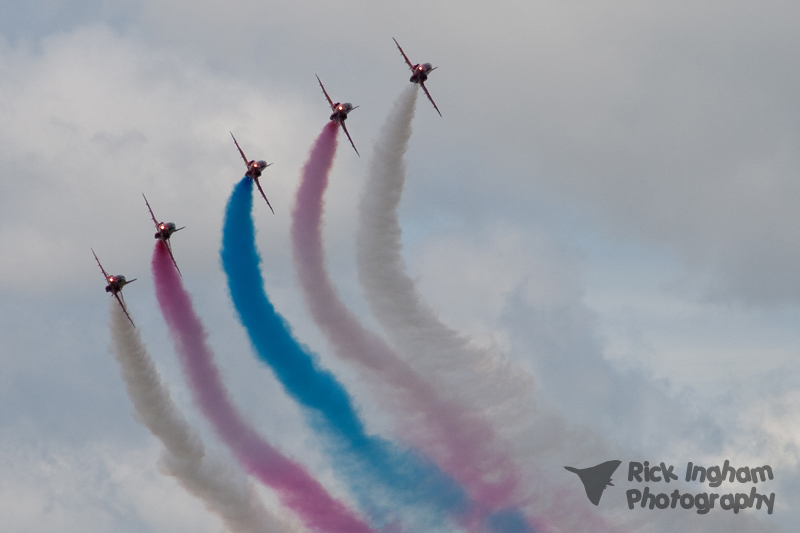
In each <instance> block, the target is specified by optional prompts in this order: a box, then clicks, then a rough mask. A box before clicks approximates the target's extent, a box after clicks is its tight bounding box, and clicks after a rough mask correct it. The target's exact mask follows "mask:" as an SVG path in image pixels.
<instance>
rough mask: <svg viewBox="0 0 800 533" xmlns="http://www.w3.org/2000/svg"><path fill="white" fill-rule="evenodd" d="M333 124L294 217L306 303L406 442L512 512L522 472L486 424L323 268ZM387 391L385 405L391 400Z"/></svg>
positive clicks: (408, 107) (315, 152)
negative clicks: (374, 326) (368, 378)
mask: <svg viewBox="0 0 800 533" xmlns="http://www.w3.org/2000/svg"><path fill="white" fill-rule="evenodd" d="M416 93H417V91H416V86H413V85H412V86H409V89H408V91H407V92H406V93H404V95H403V98H402V99H401V100H400V102H399V105H401V106H402V107H403V111H402V114H403V115H408V116H413V114H414V107H415V105H414V104H415V102H416ZM336 133H337V128H336V125H335V124H330V123H329V124H328V125H326V126H325V128H324V129H323V130H322V133H320V135H319V137H318V138H317V141H316V142H315V144H314V146H313V147H312V149H311V153H310V155H309V159H308V162H307V163H306V165H305V167H304V168H303V172H302V181H301V183H300V188H299V189H298V191H297V203H296V205H295V208H294V210H293V212H292V244H293V251H294V260H295V266H296V269H297V272H298V275H299V278H300V282H301V286H302V288H303V294H304V296H305V299H306V303H307V305H308V307H309V308H310V310H311V314H312V316H313V318H314V320H315V322H316V323H317V325H318V326H319V327H320V328H321V329H322V330H323V331H324V332H325V334H326V336H327V337H328V339H329V341H330V342H331V343H332V344H333V347H334V350H335V351H336V353H337V355H338V356H339V357H341V358H343V359H349V360H354V361H355V362H357V363H358V364H360V365H361V366H362V368H366V369H369V370H371V371H372V372H374V374H377V376H378V378H379V380H380V383H381V384H389V385H391V386H392V387H393V391H392V392H394V395H395V397H393V398H392V403H393V406H394V407H395V408H394V409H393V411H395V413H394V414H395V415H396V416H399V417H400V418H401V420H400V422H401V424H402V425H403V427H402V428H401V429H402V435H403V436H404V438H405V439H410V440H411V441H412V442H413V443H414V444H415V445H417V446H419V447H421V448H422V449H423V450H424V451H425V453H426V454H427V455H428V456H429V457H431V458H432V459H433V460H434V461H435V462H436V463H437V464H439V465H440V466H441V467H442V468H443V469H444V470H445V471H447V472H448V473H450V474H451V475H453V476H454V477H455V478H456V480H458V481H459V482H460V483H461V484H462V485H464V486H466V487H467V490H468V492H469V493H470V496H471V497H472V498H473V499H475V500H476V501H477V502H478V503H480V504H482V505H483V506H484V507H486V508H488V509H489V510H494V511H497V510H501V509H503V508H504V507H511V506H513V505H515V504H516V503H517V502H516V501H515V500H514V498H515V496H516V497H519V495H518V494H517V492H518V490H519V483H520V479H519V472H518V469H517V466H516V465H515V464H514V463H513V461H511V459H510V457H509V455H508V453H506V450H505V449H504V448H505V445H504V444H503V443H499V442H497V439H496V437H495V435H494V432H493V431H492V429H491V427H490V426H488V424H487V423H486V421H485V419H483V417H481V416H476V414H475V413H469V412H467V411H466V410H465V409H463V408H461V407H460V406H458V405H456V404H454V403H453V402H445V401H443V400H442V399H441V397H440V396H439V394H438V393H437V392H436V391H435V389H434V388H433V387H432V386H431V385H430V384H429V383H427V382H426V381H425V380H423V379H421V378H420V376H419V375H418V374H417V373H416V372H414V370H412V369H411V367H410V366H409V365H408V364H406V363H405V362H404V361H402V360H401V359H399V358H398V356H397V354H396V353H395V352H394V351H393V350H392V349H391V348H390V347H389V346H388V345H387V344H386V342H385V341H384V340H383V339H382V338H381V337H378V336H377V335H375V334H374V333H373V332H371V331H369V330H367V329H366V328H365V327H364V326H363V325H362V324H361V322H360V321H359V320H358V318H357V317H356V316H355V315H354V314H353V313H352V312H351V311H350V310H349V309H348V308H347V307H346V306H345V304H344V303H343V302H342V301H341V299H340V298H339V296H338V294H337V292H336V289H335V288H334V286H333V283H332V281H331V279H330V276H329V274H328V272H327V270H326V268H325V260H324V251H323V246H322V211H323V205H324V200H323V196H324V194H325V190H326V188H327V186H328V175H329V173H330V169H331V166H332V165H333V158H334V155H335V151H336ZM387 392H388V391H386V390H385V389H382V390H381V394H382V396H381V397H382V398H384V401H386V398H385V394H386V393H387Z"/></svg>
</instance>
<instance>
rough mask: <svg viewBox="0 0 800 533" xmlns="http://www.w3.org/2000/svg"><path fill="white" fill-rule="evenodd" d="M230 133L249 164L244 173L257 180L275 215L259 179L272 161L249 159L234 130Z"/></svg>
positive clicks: (257, 184) (265, 199)
mask: <svg viewBox="0 0 800 533" xmlns="http://www.w3.org/2000/svg"><path fill="white" fill-rule="evenodd" d="M229 133H230V134H231V137H233V142H234V144H235V145H236V148H238V149H239V153H240V154H241V156H242V159H243V160H244V164H245V166H247V172H245V173H244V175H245V176H247V177H248V178H250V179H251V180H253V181H255V182H256V186H257V187H258V190H259V191H260V192H261V196H263V197H264V201H265V202H267V205H268V206H269V210H270V211H272V214H273V215H274V214H275V210H274V209H272V205H270V203H269V200H267V195H266V194H264V189H262V188H261V183H260V182H259V181H258V178H260V177H261V172H262V171H263V170H264V169H265V168H267V167H268V166H270V165H271V164H272V163H267V162H266V161H255V160H253V159H249V160H248V159H247V157H245V155H244V152H243V151H242V149H241V148H240V147H239V143H238V142H236V137H234V136H233V132H229Z"/></svg>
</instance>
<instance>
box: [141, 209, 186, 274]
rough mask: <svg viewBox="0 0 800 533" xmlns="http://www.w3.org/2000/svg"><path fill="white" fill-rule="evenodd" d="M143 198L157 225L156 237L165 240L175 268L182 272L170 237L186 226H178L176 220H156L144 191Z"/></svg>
mask: <svg viewBox="0 0 800 533" xmlns="http://www.w3.org/2000/svg"><path fill="white" fill-rule="evenodd" d="M142 198H144V203H145V204H147V210H148V211H150V218H152V219H153V224H155V225H156V235H155V238H156V239H158V240H159V241H161V242H163V243H164V246H166V247H167V252H169V256H170V257H171V258H172V264H173V265H175V270H177V271H178V274H180V273H181V269H180V268H178V263H176V262H175V256H174V255H172V244H170V240H169V238H170V237H172V234H173V233H175V232H176V231H180V230H182V229H183V228H185V227H186V226H183V227H181V228H176V227H175V223H174V222H159V221H158V220H156V216H155V215H154V214H153V210H152V209H151V208H150V203H149V202H148V201H147V197H146V196H145V195H144V193H142ZM181 275H183V274H181Z"/></svg>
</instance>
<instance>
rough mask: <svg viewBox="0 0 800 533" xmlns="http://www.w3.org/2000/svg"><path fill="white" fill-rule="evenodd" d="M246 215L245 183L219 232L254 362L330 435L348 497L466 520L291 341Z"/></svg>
mask: <svg viewBox="0 0 800 533" xmlns="http://www.w3.org/2000/svg"><path fill="white" fill-rule="evenodd" d="M332 127H333V126H331V128H332ZM325 131H326V132H327V134H331V133H332V130H330V129H329V130H325ZM325 134H326V133H323V135H325ZM251 211H252V183H251V180H249V179H247V178H245V179H242V181H241V182H240V183H239V184H238V185H237V186H236V188H235V189H234V191H233V193H232V195H231V198H230V201H229V202H228V206H227V208H226V215H225V226H224V228H223V243H222V250H221V256H222V264H223V268H224V270H225V273H226V274H227V276H228V287H229V289H230V292H231V298H232V300H233V303H234V306H235V307H236V310H237V311H238V313H239V317H240V320H241V321H242V324H243V325H244V327H245V329H247V332H248V334H249V336H250V340H251V342H252V343H253V345H254V347H255V349H256V352H257V353H258V355H259V357H260V358H261V359H262V360H263V361H264V362H266V363H267V364H268V365H269V366H270V367H271V368H272V370H273V371H274V372H275V375H276V376H277V378H278V379H279V381H281V383H283V385H284V387H285V388H286V390H287V392H288V394H290V395H291V396H293V397H294V398H295V399H296V400H297V401H298V402H299V403H300V404H301V405H303V406H304V407H305V408H306V409H307V413H308V414H309V416H310V422H311V423H312V425H313V427H314V428H315V429H316V430H317V431H318V432H319V433H320V434H321V435H324V436H326V437H328V438H327V440H326V444H327V445H329V446H330V450H329V451H330V453H331V457H332V458H333V461H334V466H335V467H336V468H337V469H338V470H339V472H340V473H341V474H343V475H344V477H345V479H346V480H347V482H348V483H349V486H350V488H351V490H352V491H353V493H354V494H356V496H357V497H358V498H359V501H360V502H361V503H362V505H363V506H364V507H365V508H367V509H369V511H370V512H372V513H373V516H374V517H375V519H376V520H384V523H385V520H386V517H387V516H391V518H392V519H398V518H400V517H397V516H393V513H396V512H398V511H399V512H402V511H403V510H404V509H403V508H404V507H405V508H409V511H411V510H413V512H414V516H404V518H406V519H412V520H416V521H424V522H425V523H424V524H422V525H420V524H419V523H418V524H417V528H418V529H417V530H419V529H422V530H425V531H430V530H431V529H432V528H433V527H436V526H437V525H438V524H441V523H442V522H443V521H444V520H445V516H456V517H457V519H461V518H462V517H463V516H466V515H467V514H468V513H470V512H471V511H472V509H471V508H470V507H469V505H468V500H467V497H466V494H464V492H463V490H462V489H461V488H460V487H458V486H457V485H456V484H455V483H454V482H453V481H452V480H451V479H449V478H447V477H446V476H445V475H443V474H442V473H441V471H439V470H438V468H437V467H436V466H435V465H433V464H431V463H430V462H429V461H426V460H425V459H423V458H421V457H419V456H416V455H415V454H413V453H411V452H408V451H405V450H402V449H399V448H398V447H397V446H395V445H393V444H392V443H390V442H387V441H385V440H383V439H381V438H379V437H375V436H370V435H367V434H366V432H365V428H364V426H363V424H362V422H361V420H360V419H359V417H358V415H357V413H356V411H355V409H354V407H353V405H352V402H351V399H350V396H349V395H348V393H347V391H346V390H345V389H344V387H342V385H341V384H339V382H338V381H337V380H336V378H335V377H334V376H333V374H331V373H330V372H329V371H327V370H323V369H321V368H320V367H319V364H318V360H317V356H316V355H315V354H313V353H311V352H310V351H309V350H308V349H307V348H305V347H303V346H301V345H300V344H298V342H297V341H296V340H295V339H294V338H293V336H292V334H291V330H290V327H289V325H288V324H287V323H286V322H285V320H284V319H283V317H281V316H280V315H279V314H278V313H277V312H276V311H275V309H274V307H273V306H272V303H271V302H270V301H269V298H268V297H267V294H266V293H265V292H264V289H263V279H262V276H261V271H260V269H259V263H260V262H261V258H260V256H259V254H258V251H257V249H256V245H255V228H254V226H253V219H252V213H251Z"/></svg>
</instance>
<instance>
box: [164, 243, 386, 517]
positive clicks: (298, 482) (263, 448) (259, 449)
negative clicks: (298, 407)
mask: <svg viewBox="0 0 800 533" xmlns="http://www.w3.org/2000/svg"><path fill="white" fill-rule="evenodd" d="M152 268H153V277H154V278H155V284H156V297H157V298H158V303H159V305H160V306H161V312H162V314H163V315H164V319H165V320H166V321H167V324H168V325H169V329H170V333H171V335H172V340H173V342H174V343H175V348H176V350H177V352H178V355H179V358H180V361H181V365H182V366H183V371H184V372H185V373H186V376H187V378H188V380H189V386H190V388H191V390H192V394H193V395H194V400H195V402H196V403H197V404H198V405H199V406H200V408H201V409H202V411H203V414H204V415H205V416H206V417H207V418H208V419H209V421H210V422H211V424H212V425H213V426H214V429H215V430H216V432H217V434H218V435H219V437H220V438H221V439H222V440H223V441H224V442H225V444H227V445H228V447H229V448H230V449H231V451H233V453H234V455H235V456H236V457H237V459H238V460H239V461H240V462H241V463H242V465H243V466H244V467H245V469H246V470H247V471H248V472H250V473H251V474H252V475H253V476H255V477H256V478H258V479H259V480H260V481H261V482H262V483H264V484H265V485H267V486H269V487H272V488H273V489H275V490H276V491H277V493H278V495H279V497H280V499H281V502H282V503H283V504H284V505H285V506H286V507H288V508H290V509H292V510H293V511H294V512H295V513H297V515H298V516H299V517H300V519H301V520H302V521H303V523H304V524H306V525H307V526H308V527H309V528H311V529H314V530H319V531H326V532H336V533H367V532H370V531H372V529H370V528H369V527H368V526H367V525H366V524H365V523H364V522H362V521H361V520H360V519H359V518H358V517H356V516H355V514H354V513H353V512H352V511H351V510H349V509H348V508H347V507H345V506H344V505H343V504H342V503H340V502H338V501H336V500H334V499H333V498H332V497H331V496H330V495H329V494H328V493H327V491H326V490H325V489H324V488H323V487H322V485H320V484H319V482H317V481H316V480H315V479H314V478H312V477H311V476H310V475H309V474H308V473H307V472H306V471H305V469H304V468H303V467H302V466H300V465H299V464H297V463H295V462H293V461H291V460H289V459H287V458H286V457H285V456H283V455H282V454H281V453H280V452H279V451H277V450H276V449H275V448H273V447H272V446H271V445H270V444H269V443H268V442H266V441H265V440H264V439H263V438H261V436H259V435H258V434H257V433H256V432H255V430H254V429H253V428H251V427H250V426H249V425H248V424H247V422H245V420H244V419H243V418H242V416H241V415H240V414H239V412H238V411H237V410H236V408H235V407H234V406H233V405H232V404H231V401H230V399H229V398H228V393H227V391H226V390H225V387H224V385H223V384H222V380H221V379H220V376H219V371H218V370H217V367H216V365H215V364H214V361H213V355H212V353H211V349H210V347H209V346H208V344H207V343H206V338H207V336H208V335H207V334H206V331H205V328H203V324H202V323H201V322H200V318H199V317H198V316H197V314H196V313H195V311H194V308H193V306H192V301H191V298H190V296H189V294H188V293H187V292H186V290H185V289H184V288H183V284H182V282H181V278H180V276H179V275H178V272H177V270H175V266H174V265H173V264H172V260H171V259H170V256H169V253H168V252H167V249H166V246H164V243H162V242H160V241H159V242H157V243H156V247H155V250H154V251H153V263H152Z"/></svg>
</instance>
